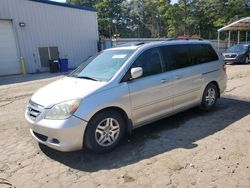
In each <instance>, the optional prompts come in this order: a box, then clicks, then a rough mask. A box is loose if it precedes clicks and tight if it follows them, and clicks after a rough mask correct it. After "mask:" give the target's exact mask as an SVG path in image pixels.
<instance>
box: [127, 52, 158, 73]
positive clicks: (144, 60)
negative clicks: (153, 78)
mask: <svg viewBox="0 0 250 188" xmlns="http://www.w3.org/2000/svg"><path fill="white" fill-rule="evenodd" d="M134 67H142V69H143V77H145V76H150V75H154V74H158V73H161V72H162V62H161V53H160V51H159V49H158V48H153V49H150V50H147V51H145V52H143V53H142V54H141V55H140V56H139V57H138V59H137V60H135V62H134V63H133V65H132V67H131V68H134Z"/></svg>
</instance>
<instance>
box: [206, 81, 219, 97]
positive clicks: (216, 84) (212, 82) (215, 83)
mask: <svg viewBox="0 0 250 188" xmlns="http://www.w3.org/2000/svg"><path fill="white" fill-rule="evenodd" d="M209 84H214V85H215V86H216V87H217V89H218V98H220V86H219V84H218V82H216V81H211V82H209V83H208V84H207V86H208V85H209ZM207 86H206V87H207Z"/></svg>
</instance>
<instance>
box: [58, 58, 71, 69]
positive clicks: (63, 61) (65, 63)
mask: <svg viewBox="0 0 250 188" xmlns="http://www.w3.org/2000/svg"><path fill="white" fill-rule="evenodd" d="M68 71H69V60H68V59H60V72H68Z"/></svg>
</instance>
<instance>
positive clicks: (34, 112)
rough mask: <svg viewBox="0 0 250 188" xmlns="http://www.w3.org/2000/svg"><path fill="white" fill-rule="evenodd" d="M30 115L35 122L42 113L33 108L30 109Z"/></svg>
mask: <svg viewBox="0 0 250 188" xmlns="http://www.w3.org/2000/svg"><path fill="white" fill-rule="evenodd" d="M27 113H28V115H29V117H30V118H31V119H33V120H35V119H36V118H37V117H38V116H39V115H40V113H41V112H40V111H39V110H37V109H34V108H32V107H31V106H29V107H28V112H27Z"/></svg>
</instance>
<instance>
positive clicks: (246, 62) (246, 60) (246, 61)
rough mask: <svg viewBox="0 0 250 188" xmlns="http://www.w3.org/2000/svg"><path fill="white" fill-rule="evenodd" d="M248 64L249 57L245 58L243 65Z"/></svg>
mask: <svg viewBox="0 0 250 188" xmlns="http://www.w3.org/2000/svg"><path fill="white" fill-rule="evenodd" d="M248 63H249V57H248V56H247V57H246V59H245V64H248Z"/></svg>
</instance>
